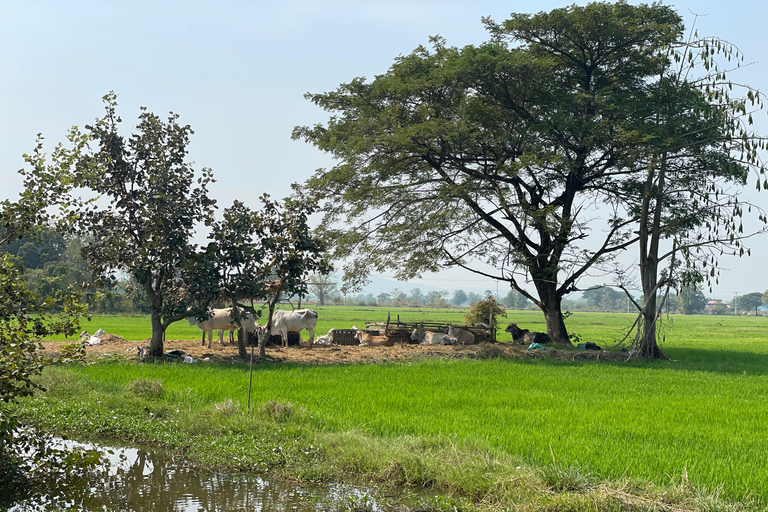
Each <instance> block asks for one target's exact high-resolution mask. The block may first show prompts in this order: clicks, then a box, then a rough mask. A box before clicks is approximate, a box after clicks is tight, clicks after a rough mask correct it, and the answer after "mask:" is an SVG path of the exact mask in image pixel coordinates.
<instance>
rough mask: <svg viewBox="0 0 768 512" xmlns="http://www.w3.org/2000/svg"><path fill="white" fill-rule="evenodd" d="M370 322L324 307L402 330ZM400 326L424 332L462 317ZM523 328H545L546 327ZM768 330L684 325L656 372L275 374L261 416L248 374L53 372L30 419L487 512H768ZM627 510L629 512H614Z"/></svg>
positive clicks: (607, 336)
mask: <svg viewBox="0 0 768 512" xmlns="http://www.w3.org/2000/svg"><path fill="white" fill-rule="evenodd" d="M318 309H320V308H318ZM372 309H374V308H362V309H352V308H347V309H343V308H328V309H320V318H321V321H326V322H329V324H331V325H329V327H328V328H330V327H334V326H335V327H348V326H351V324H352V323H357V324H358V325H360V324H361V323H362V322H364V321H365V320H366V319H368V318H371V319H373V320H375V321H381V317H382V316H383V317H384V319H386V313H385V311H386V310H380V309H375V310H373V311H371V310H372ZM382 313H383V315H382ZM398 313H399V314H401V319H408V320H409V321H413V319H414V318H419V317H420V316H422V315H426V317H425V319H430V320H435V319H438V318H439V315H446V316H445V319H448V320H451V319H455V318H456V317H457V316H460V314H461V313H459V312H456V311H451V310H448V311H445V310H444V311H440V312H437V311H431V312H429V311H428V312H424V311H406V310H402V311H398ZM394 314H397V313H395V312H394V309H393V316H394ZM363 315H365V316H363ZM368 315H370V317H369V316H368ZM509 317H510V320H512V321H517V322H519V323H521V324H522V325H523V326H524V327H527V328H530V329H539V328H541V326H542V325H543V324H542V323H541V320H542V319H541V317H540V315H536V314H535V313H533V312H512V314H510V315H509ZM630 318H631V317H630V316H629V315H620V314H617V315H608V314H597V313H590V314H587V313H578V314H575V315H574V316H572V317H571V318H569V319H568V326H569V328H570V329H571V330H573V331H575V332H577V333H579V334H581V335H582V338H583V339H584V341H596V342H598V343H600V344H603V345H604V346H606V345H610V342H611V340H613V339H615V338H616V337H620V335H621V334H620V333H621V328H622V327H624V326H626V324H627V323H629V322H631V320H630ZM441 319H442V318H441ZM145 321H146V320H145ZM338 324H342V325H338ZM347 324H348V325H347ZM766 327H768V319H765V318H749V317H705V316H694V317H684V316H678V317H675V318H674V319H673V321H672V323H671V325H669V327H668V328H667V331H666V341H665V342H664V344H663V349H664V350H665V352H666V353H667V354H668V355H669V356H670V357H671V358H672V359H673V361H664V362H653V363H618V364H616V363H614V364H610V363H601V364H595V363H583V362H564V361H553V360H543V361H538V360H536V361H534V360H531V361H517V360H500V359H491V360H483V361H478V360H431V361H424V362H419V363H407V364H405V363H404V364H386V365H346V366H345V365H335V366H301V365H288V364H284V365H272V364H262V365H259V366H258V367H257V368H256V371H255V375H254V385H253V391H252V403H253V404H255V407H254V411H252V412H251V413H246V412H245V408H246V396H247V395H246V389H247V384H248V373H247V366H245V365H215V364H209V365H197V366H190V365H173V364H170V365H136V364H133V363H130V362H121V361H118V360H116V361H112V362H102V363H98V364H93V365H89V366H69V367H56V368H50V369H47V370H46V372H45V374H44V376H43V379H44V384H45V385H46V387H48V389H49V390H50V391H49V392H48V393H46V394H41V395H40V396H38V397H36V398H33V399H30V400H26V401H25V402H24V403H23V404H22V410H23V411H25V414H26V415H27V416H28V418H30V420H31V421H34V422H36V423H38V424H41V425H46V426H49V427H51V428H56V429H58V430H59V431H69V432H78V433H81V434H85V435H100V436H105V437H108V438H114V439H120V440H129V441H134V442H147V443H161V444H164V445H168V446H171V447H185V448H187V449H188V452H187V453H188V454H190V456H192V457H193V458H195V459H196V460H197V461H198V462H199V463H203V464H210V465H214V466H216V465H220V466H227V467H232V466H234V467H237V468H239V469H255V470H260V471H262V470H273V471H279V472H284V473H286V474H290V475H292V476H298V477H301V478H304V479H313V480H328V479H339V478H343V476H344V475H348V474H356V475H365V476H366V477H368V478H371V479H374V480H379V481H385V482H391V483H408V484H411V485H419V486H434V487H436V488H438V489H446V490H450V491H452V492H455V493H457V495H459V496H465V497H469V498H470V499H471V500H472V501H473V503H475V504H476V505H477V504H480V505H483V504H486V505H489V506H491V505H493V506H500V505H499V504H501V503H509V500H513V501H514V502H515V503H520V504H523V505H525V506H530V507H531V508H530V510H539V509H540V510H547V509H549V510H582V508H578V507H579V506H580V505H578V504H579V503H582V501H584V500H586V501H584V503H604V504H605V505H604V507H603V508H599V507H598V508H593V509H594V510H646V509H647V510H655V509H654V508H653V507H656V506H657V505H658V503H662V504H668V505H670V506H672V505H675V506H677V505H676V504H681V503H682V504H685V505H686V506H688V507H691V508H695V509H697V510H722V509H727V508H728V507H731V509H733V510H763V509H764V508H765V507H766V505H767V504H768V464H766V463H765V462H766V459H768V445H766V441H765V440H766V439H768V407H766V406H765V405H766V399H767V398H768V347H767V346H766V344H765V341H764V340H765V332H766V330H767V329H766ZM102 328H104V329H105V330H107V331H110V329H107V328H105V327H102ZM193 329H195V328H193ZM94 330H95V329H94ZM318 330H319V331H320V332H323V331H322V330H321V329H318ZM193 332H194V331H193ZM114 333H115V334H118V335H121V336H123V337H126V336H125V335H123V334H122V333H120V332H119V331H114ZM518 468H519V469H518ZM558 500H565V501H563V503H561V504H558V503H559V502H558ZM617 500H618V501H617ZM622 500H624V501H627V500H628V501H627V503H626V506H625V508H610V507H611V506H613V505H610V504H613V503H623V501H622ZM643 503H645V504H646V505H647V507H648V508H632V507H635V506H641V505H642V506H646V505H643ZM494 504H495V505H494ZM526 504H527V505H526ZM638 504H639V505H638ZM523 505H521V507H522V506H523ZM590 506H591V505H590ZM622 506H624V505H622ZM569 507H571V508H569ZM573 507H576V508H573ZM585 507H586V505H585ZM733 507H735V508H733ZM739 507H741V508H739ZM583 509H585V510H587V509H590V508H583ZM517 510H527V509H526V508H518V509H517ZM658 510H664V508H658Z"/></svg>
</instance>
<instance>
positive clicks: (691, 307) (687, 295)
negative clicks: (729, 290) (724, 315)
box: [679, 286, 707, 315]
mask: <svg viewBox="0 0 768 512" xmlns="http://www.w3.org/2000/svg"><path fill="white" fill-rule="evenodd" d="M679 303H680V310H681V311H682V313H683V314H684V315H693V314H696V313H701V312H703V311H704V308H705V307H706V305H707V298H706V297H705V296H704V292H702V291H701V290H700V289H699V288H698V287H696V286H684V287H683V288H682V289H681V290H680V295H679Z"/></svg>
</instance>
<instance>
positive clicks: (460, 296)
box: [451, 290, 468, 306]
mask: <svg viewBox="0 0 768 512" xmlns="http://www.w3.org/2000/svg"><path fill="white" fill-rule="evenodd" d="M467 300H468V297H467V292H465V291H464V290H456V291H454V292H453V298H452V299H451V304H453V305H454V306H461V305H462V304H466V303H467Z"/></svg>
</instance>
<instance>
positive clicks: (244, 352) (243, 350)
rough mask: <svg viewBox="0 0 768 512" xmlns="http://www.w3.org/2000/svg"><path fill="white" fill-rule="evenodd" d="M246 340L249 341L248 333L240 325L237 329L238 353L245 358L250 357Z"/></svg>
mask: <svg viewBox="0 0 768 512" xmlns="http://www.w3.org/2000/svg"><path fill="white" fill-rule="evenodd" d="M246 341H248V333H246V332H245V329H243V327H242V326H240V327H238V329H237V355H238V356H240V359H243V360H246V359H248V349H247V347H246V346H245V342H246Z"/></svg>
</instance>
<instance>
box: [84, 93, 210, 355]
mask: <svg viewBox="0 0 768 512" xmlns="http://www.w3.org/2000/svg"><path fill="white" fill-rule="evenodd" d="M104 102H105V105H106V115H105V116H104V117H103V118H100V119H97V120H96V122H95V123H94V124H93V125H89V126H86V130H87V134H86V136H87V137H88V138H89V139H91V140H93V141H94V142H95V145H96V148H95V149H94V150H92V151H87V152H85V153H83V154H82V155H81V156H80V158H79V159H78V165H77V172H76V173H75V182H76V184H77V185H79V186H81V187H83V188H84V189H85V190H89V191H91V192H93V193H95V194H97V195H98V196H100V197H101V198H102V199H101V201H100V202H87V203H85V204H84V205H82V207H81V208H79V209H78V210H76V212H77V215H78V219H77V222H76V223H74V224H73V225H74V226H75V229H76V230H77V231H79V232H81V233H84V234H86V235H88V240H89V243H87V244H86V245H85V246H84V247H83V254H84V256H85V257H86V259H87V260H88V261H89V262H90V263H91V265H92V268H93V270H94V272H95V273H96V274H97V275H98V276H99V277H100V278H101V279H102V280H103V281H105V282H114V281H115V278H116V272H118V271H124V272H126V273H128V274H129V275H131V276H132V277H133V278H134V279H135V280H136V281H137V282H138V283H139V284H140V286H142V287H143V288H144V290H145V291H146V294H147V297H148V299H149V306H150V317H151V322H152V339H151V342H150V352H151V354H152V355H155V356H160V355H162V352H163V337H164V334H165V330H166V328H167V327H168V326H169V325H170V324H171V323H173V322H176V321H178V320H181V319H183V318H185V317H186V316H188V314H189V309H190V306H191V304H190V302H189V300H188V299H189V298H188V296H187V295H186V294H185V293H184V290H185V283H183V281H182V280H181V279H180V278H179V277H180V274H181V272H182V270H183V269H184V268H185V266H186V265H187V264H188V262H189V260H190V258H191V257H192V255H193V254H194V253H195V251H196V245H195V244H194V243H193V237H194V235H195V232H196V229H198V228H199V227H200V226H202V225H204V224H210V223H211V222H212V220H213V208H214V201H213V200H212V199H210V198H209V197H208V184H209V183H210V182H211V180H212V174H211V171H210V169H207V168H203V169H202V170H201V171H200V172H196V171H195V170H194V168H193V167H192V163H191V162H189V161H188V160H187V145H188V144H189V137H190V135H191V134H192V133H193V132H192V129H191V128H190V127H189V125H182V124H180V123H179V122H178V115H176V114H171V115H170V116H169V117H168V119H167V120H166V121H163V120H162V119H161V118H160V117H158V116H156V115H155V114H153V113H151V112H148V111H147V110H146V108H142V112H141V114H140V115H139V123H138V125H137V126H136V133H134V134H133V135H131V136H130V137H125V136H124V135H122V134H121V133H120V132H119V130H118V128H119V124H120V122H121V119H120V117H118V115H117V112H116V108H117V96H116V94H114V93H110V94H107V95H106V96H105V97H104ZM104 200H106V201H108V203H107V204H104V203H103V201H104Z"/></svg>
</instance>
